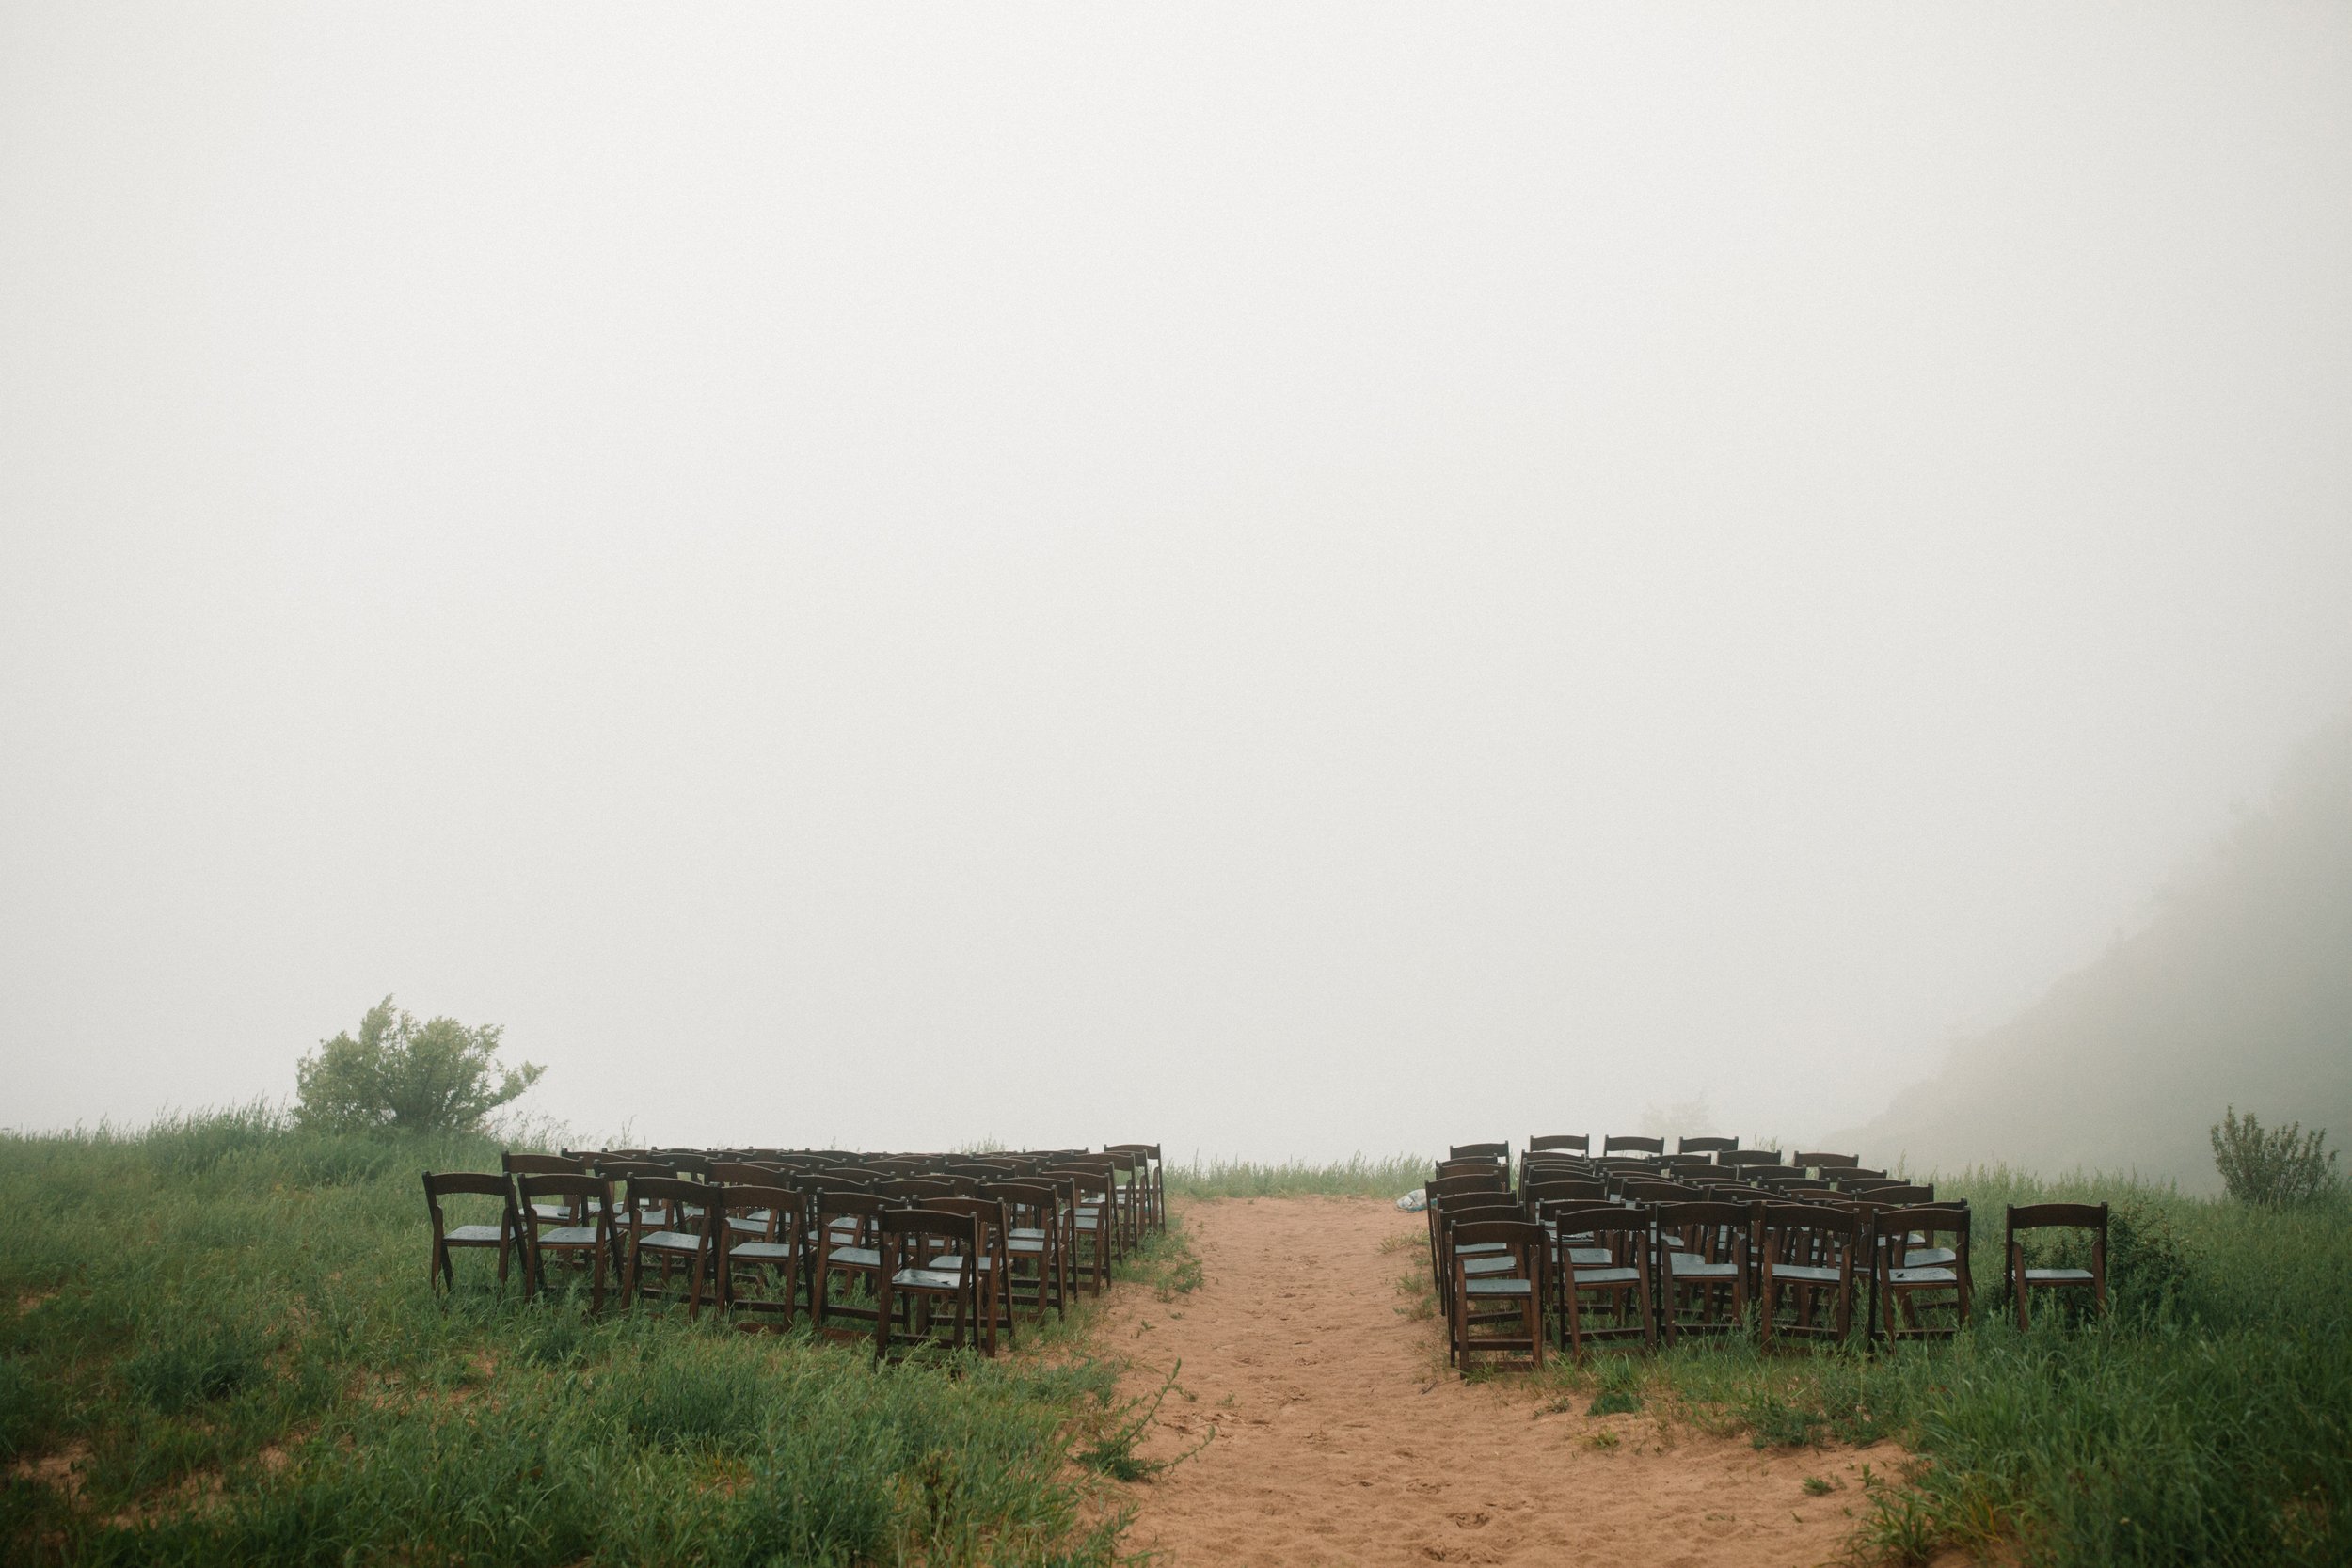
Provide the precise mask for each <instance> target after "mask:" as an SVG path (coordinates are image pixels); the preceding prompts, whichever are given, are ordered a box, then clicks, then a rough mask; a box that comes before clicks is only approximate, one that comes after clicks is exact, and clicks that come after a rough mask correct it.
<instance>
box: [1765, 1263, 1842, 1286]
mask: <svg viewBox="0 0 2352 1568" xmlns="http://www.w3.org/2000/svg"><path fill="white" fill-rule="evenodd" d="M1772 1277H1773V1278H1774V1279H1792V1280H1795V1281H1796V1282H1797V1283H1798V1284H1800V1285H1835V1284H1836V1283H1837V1282H1838V1281H1839V1280H1840V1279H1842V1278H1843V1277H1844V1275H1841V1274H1840V1273H1839V1272H1838V1271H1837V1270H1836V1269H1825V1268H1823V1267H1821V1266H1820V1264H1818V1263H1775V1264H1773V1265H1772Z"/></svg>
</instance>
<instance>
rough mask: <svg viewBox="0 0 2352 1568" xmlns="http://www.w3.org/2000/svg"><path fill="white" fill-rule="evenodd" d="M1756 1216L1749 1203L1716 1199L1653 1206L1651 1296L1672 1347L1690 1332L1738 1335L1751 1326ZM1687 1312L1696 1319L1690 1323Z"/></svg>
mask: <svg viewBox="0 0 2352 1568" xmlns="http://www.w3.org/2000/svg"><path fill="white" fill-rule="evenodd" d="M1753 1217H1754V1216H1753V1212H1752V1206H1751V1205H1749V1204H1746V1203H1726V1202H1723V1201H1720V1200H1714V1199H1703V1200H1700V1201H1697V1202H1676V1203H1661V1204H1659V1205H1658V1206H1657V1207H1656V1209H1655V1210H1653V1211H1652V1218H1653V1220H1654V1221H1655V1222H1656V1223H1655V1227H1654V1230H1655V1235H1656V1237H1657V1245H1656V1248H1655V1252H1654V1255H1653V1260H1652V1264H1651V1274H1650V1279H1651V1296H1652V1299H1653V1300H1655V1301H1656V1302H1657V1304H1658V1319H1659V1328H1660V1332H1661V1337H1662V1338H1664V1340H1665V1342H1666V1343H1667V1344H1668V1345H1669V1346H1671V1345H1673V1344H1674V1343H1675V1342H1676V1341H1677V1339H1679V1338H1681V1337H1682V1336H1683V1335H1685V1334H1736V1333H1739V1332H1740V1330H1741V1329H1742V1328H1743V1327H1744V1326H1745V1319H1746V1317H1747V1310H1748V1259H1749V1256H1750V1253H1749V1230H1750V1225H1751V1223H1752V1221H1753ZM1686 1311H1692V1312H1695V1314H1696V1316H1695V1319H1694V1320H1693V1321H1692V1322H1689V1323H1685V1322H1684V1321H1683V1315H1684V1313H1685V1312H1686Z"/></svg>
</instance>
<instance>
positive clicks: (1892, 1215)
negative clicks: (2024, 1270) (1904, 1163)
mask: <svg viewBox="0 0 2352 1568" xmlns="http://www.w3.org/2000/svg"><path fill="white" fill-rule="evenodd" d="M1870 1226H1871V1229H1872V1231H1873V1233H1874V1235H1875V1238H1876V1240H1875V1243H1874V1245H1873V1247H1872V1249H1871V1253H1872V1258H1873V1267H1872V1283H1873V1284H1874V1285H1875V1287H1876V1288H1877V1291H1878V1295H1879V1304H1880V1305H1878V1306H1877V1307H1874V1311H1876V1312H1878V1313H1883V1324H1882V1332H1883V1333H1884V1334H1885V1336H1886V1338H1888V1339H1890V1340H1895V1339H1948V1338H1951V1337H1952V1336H1953V1335H1954V1334H1956V1333H1958V1332H1959V1331H1960V1330H1961V1329H1963V1328H1965V1327H1967V1326H1968V1312H1969V1307H1970V1303H1971V1300H1972V1298H1973V1297H1974V1296H1975V1295H1976V1282H1975V1278H1974V1276H1973V1275H1972V1273H1971V1271H1970V1268H1969V1264H1968V1238H1969V1228H1970V1217H1969V1212H1968V1205H1966V1204H1965V1203H1921V1204H1915V1205H1912V1206H1911V1207H1908V1208H1899V1209H1874V1210H1873V1212H1871V1214H1870ZM1922 1308H1925V1309H1927V1310H1930V1311H1936V1312H1941V1311H1949V1312H1950V1314H1951V1316H1950V1318H1949V1319H1948V1320H1946V1321H1938V1322H1931V1323H1921V1322H1920V1320H1919V1313H1920V1310H1921V1309H1922ZM1898 1314H1899V1315H1900V1318H1901V1322H1900V1323H1897V1321H1896V1319H1897V1316H1898Z"/></svg>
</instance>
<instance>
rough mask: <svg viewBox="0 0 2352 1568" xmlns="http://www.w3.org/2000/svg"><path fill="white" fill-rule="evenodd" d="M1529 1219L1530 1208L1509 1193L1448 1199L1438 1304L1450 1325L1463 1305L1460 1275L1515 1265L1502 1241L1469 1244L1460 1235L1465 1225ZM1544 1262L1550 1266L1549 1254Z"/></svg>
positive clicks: (1441, 1225)
mask: <svg viewBox="0 0 2352 1568" xmlns="http://www.w3.org/2000/svg"><path fill="white" fill-rule="evenodd" d="M1529 1218H1530V1216H1529V1214H1528V1212H1527V1209H1526V1206H1525V1205H1523V1204H1522V1203H1520V1202H1519V1200H1518V1198H1515V1197H1513V1196H1510V1195H1509V1194H1507V1193H1493V1194H1466V1195H1464V1196H1460V1197H1453V1198H1448V1199H1446V1201H1445V1204H1444V1206H1443V1208H1442V1209H1441V1210H1440V1211H1439V1212H1438V1243H1437V1246H1438V1252H1437V1259H1436V1268H1437V1275H1438V1306H1439V1307H1441V1308H1442V1309H1443V1310H1444V1311H1445V1312H1446V1313H1447V1314H1448V1321H1449V1322H1451V1321H1452V1314H1453V1312H1454V1309H1455V1308H1456V1307H1458V1306H1459V1305H1460V1296H1459V1292H1458V1291H1456V1289H1455V1282H1456V1279H1457V1277H1458V1276H1459V1275H1465V1274H1467V1275H1486V1274H1497V1273H1502V1272H1505V1271H1507V1270H1508V1269H1509V1268H1510V1267H1511V1266H1512V1263H1511V1258H1510V1254H1509V1249H1508V1248H1507V1247H1506V1246H1505V1245H1504V1244H1503V1243H1502V1242H1500V1241H1486V1242H1469V1243H1465V1242H1464V1241H1463V1240H1462V1239H1461V1236H1460V1234H1459V1232H1460V1229H1461V1227H1462V1226H1463V1225H1465V1224H1467V1223H1470V1222H1471V1221H1483V1220H1502V1219H1509V1220H1525V1219H1529ZM1465 1247H1467V1248H1468V1251H1467V1254H1466V1253H1465V1251H1464V1248H1465ZM1543 1261H1544V1262H1545V1263H1546V1264H1547V1265H1548V1264H1549V1261H1550V1258H1549V1253H1547V1254H1546V1256H1545V1258H1544V1259H1543Z"/></svg>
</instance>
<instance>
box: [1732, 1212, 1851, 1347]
mask: <svg viewBox="0 0 2352 1568" xmlns="http://www.w3.org/2000/svg"><path fill="white" fill-rule="evenodd" d="M1862 1231H1863V1222H1862V1218H1861V1216H1860V1215H1858V1214H1856V1213H1854V1212H1852V1211H1851V1210H1848V1209H1832V1208H1828V1207H1824V1206H1821V1205H1818V1204H1811V1203H1763V1204H1759V1205H1757V1206H1756V1235H1757V1237H1758V1239H1759V1240H1760V1242H1761V1243H1762V1245H1763V1249H1764V1261H1763V1266H1762V1270H1761V1274H1760V1278H1761V1285H1760V1287H1759V1289H1760V1291H1761V1297H1762V1303H1761V1305H1762V1310H1761V1312H1760V1313H1759V1314H1758V1323H1759V1326H1760V1328H1761V1331H1762V1335H1763V1340H1764V1347H1765V1348H1766V1349H1767V1350H1769V1349H1771V1348H1772V1341H1773V1340H1774V1339H1775V1338H1781V1337H1788V1338H1817V1339H1839V1340H1842V1339H1844V1338H1846V1336H1847V1335H1848V1334H1849V1333H1850V1332H1851V1330H1852V1328H1853V1301H1854V1265H1855V1262H1856V1261H1857V1259H1856V1258H1855V1251H1856V1249H1857V1246H1858V1244H1859V1243H1860V1241H1861V1238H1862ZM1784 1295H1786V1296H1787V1297H1788V1298H1789V1299H1790V1303H1791V1305H1792V1306H1793V1307H1794V1308H1795V1310H1794V1312H1793V1314H1792V1317H1791V1319H1790V1321H1789V1322H1788V1323H1782V1322H1781V1321H1780V1306H1781V1302H1782V1298H1783V1296H1784ZM1822 1307H1826V1308H1828V1319H1829V1321H1828V1322H1827V1323H1821V1322H1819V1321H1817V1320H1816V1316H1815V1314H1816V1312H1817V1311H1818V1310H1819V1309H1820V1308H1822Z"/></svg>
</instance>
